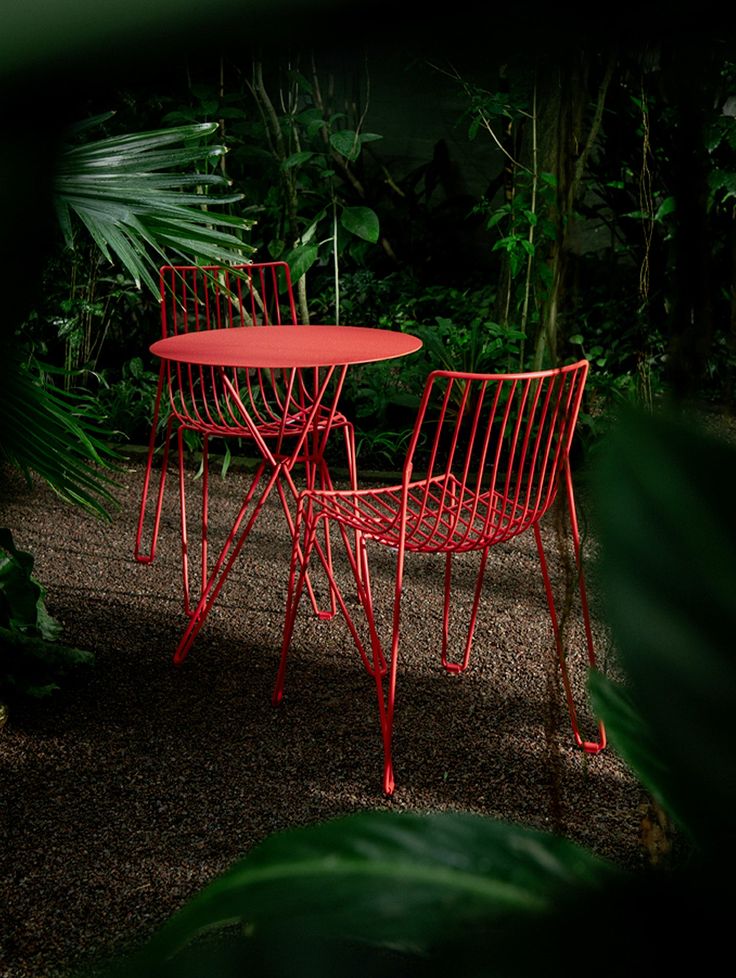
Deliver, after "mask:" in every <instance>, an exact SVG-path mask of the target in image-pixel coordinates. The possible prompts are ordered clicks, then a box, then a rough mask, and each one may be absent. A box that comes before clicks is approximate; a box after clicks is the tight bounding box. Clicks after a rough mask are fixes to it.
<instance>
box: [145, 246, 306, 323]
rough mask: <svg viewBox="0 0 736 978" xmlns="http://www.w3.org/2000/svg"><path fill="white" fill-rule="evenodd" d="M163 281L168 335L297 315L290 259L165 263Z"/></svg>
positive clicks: (163, 314)
mask: <svg viewBox="0 0 736 978" xmlns="http://www.w3.org/2000/svg"><path fill="white" fill-rule="evenodd" d="M159 285H160V289H161V335H162V336H173V335H176V334H177V333H187V332H191V331H193V330H202V329H227V328H228V327H231V326H268V325H273V324H285V323H295V322H296V321H297V320H296V306H295V304H294V293H293V291H292V286H291V275H290V274H289V266H288V265H287V264H286V262H262V263H260V264H249V265H233V266H226V265H203V266H195V265H164V266H163V267H162V268H161V269H160V272H159Z"/></svg>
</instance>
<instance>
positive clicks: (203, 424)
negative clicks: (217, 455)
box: [180, 409, 350, 439]
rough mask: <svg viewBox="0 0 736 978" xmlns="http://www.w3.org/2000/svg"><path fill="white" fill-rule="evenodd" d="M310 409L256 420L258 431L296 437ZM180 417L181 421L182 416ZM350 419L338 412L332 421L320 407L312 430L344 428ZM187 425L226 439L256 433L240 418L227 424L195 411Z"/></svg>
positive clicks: (264, 434)
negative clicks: (282, 417)
mask: <svg viewBox="0 0 736 978" xmlns="http://www.w3.org/2000/svg"><path fill="white" fill-rule="evenodd" d="M308 414H309V412H308V411H307V410H303V411H294V412H292V413H291V414H289V415H288V416H287V417H286V418H285V419H284V420H282V419H280V418H279V419H275V420H265V421H264V420H261V421H258V422H257V428H258V434H259V436H260V437H261V438H264V439H273V438H280V437H281V436H283V435H286V436H289V437H291V436H294V437H296V436H297V435H301V433H302V432H303V431H304V426H305V423H306V421H307V418H308ZM180 420H182V419H181V418H180ZM349 424H350V422H349V421H348V419H347V418H346V417H345V415H344V414H340V413H339V412H336V413H335V415H334V417H333V418H332V421H330V415H329V412H328V411H327V410H326V409H321V410H320V411H319V412H318V414H317V417H316V418H314V419H313V420H312V430H314V431H317V432H322V431H325V430H326V429H327V428H329V429H330V430H332V429H333V428H344V427H346V426H347V425H349ZM184 426H185V427H186V428H188V429H189V430H191V431H198V432H200V433H201V434H205V435H214V436H219V437H223V438H227V437H230V438H232V437H237V438H253V437H254V434H253V432H252V430H251V429H250V428H249V427H248V426H247V425H246V423H245V422H244V421H243V422H242V423H240V424H239V423H238V421H237V420H236V419H235V418H233V419H232V420H231V421H230V422H229V423H225V422H224V421H222V420H220V419H214V418H213V419H208V418H205V417H201V414H200V417H199V418H197V417H195V415H194V412H192V414H190V415H189V417H188V418H187V420H186V422H185V424H184Z"/></svg>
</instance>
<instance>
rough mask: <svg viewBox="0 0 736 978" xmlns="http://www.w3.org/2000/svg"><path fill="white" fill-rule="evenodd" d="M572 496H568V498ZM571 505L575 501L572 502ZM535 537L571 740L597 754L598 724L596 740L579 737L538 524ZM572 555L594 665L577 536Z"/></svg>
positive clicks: (599, 745)
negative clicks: (571, 733) (575, 565)
mask: <svg viewBox="0 0 736 978" xmlns="http://www.w3.org/2000/svg"><path fill="white" fill-rule="evenodd" d="M570 498H571V497H570V496H569V495H568V499H570ZM573 505H574V500H573ZM571 522H572V523H573V525H574V527H575V529H574V530H573V541H574V542H575V539H576V529H577V520H573V519H572V517H571ZM534 538H535V540H536V543H537V551H538V553H539V563H540V566H541V569H542V578H543V580H544V591H545V595H546V597H547V606H548V608H549V614H550V619H551V622H552V631H553V632H554V637H555V646H556V648H557V658H558V661H559V664H560V672H561V675H562V685H563V688H564V691H565V699H566V701H567V709H568V713H569V714H570V723H571V726H572V732H573V737H574V738H575V743H576V744H577V746H578V747H581V748H582V749H583V750H584V751H585V752H586V753H587V754H598V753H599V752H600V751H602V750H603V749H604V748H605V746H606V733H605V729H604V727H603V724H602V723H600V722H599V724H598V729H599V739H598V740H596V741H588V740H584V739H583V737H582V736H581V734H580V729H579V726H578V718H577V710H576V708H575V700H574V697H573V692H572V684H571V682H570V675H569V672H568V668H567V657H566V655H565V649H564V647H563V642H562V634H561V631H560V626H559V621H558V618H557V612H556V609H555V601H554V595H553V593H552V585H551V582H550V578H549V571H548V568H547V560H546V557H545V554H544V547H543V544H542V535H541V533H540V530H539V526H538V524H536V523H535V524H534ZM575 555H576V561H577V565H578V586H579V589H580V596H581V603H582V606H583V620H584V622H585V632H586V643H587V646H588V661H589V663H590V665H591V666H595V653H594V650H593V638H592V631H591V628H590V618H589V615H588V604H587V599H586V597H585V582H584V578H583V569H582V563H581V561H580V548H579V537H578V538H577V542H575Z"/></svg>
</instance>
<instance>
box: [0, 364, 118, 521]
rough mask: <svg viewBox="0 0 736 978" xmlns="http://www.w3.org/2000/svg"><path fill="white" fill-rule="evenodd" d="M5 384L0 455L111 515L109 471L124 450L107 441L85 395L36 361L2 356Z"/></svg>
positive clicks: (96, 510)
mask: <svg viewBox="0 0 736 978" xmlns="http://www.w3.org/2000/svg"><path fill="white" fill-rule="evenodd" d="M0 382H1V383H2V389H3V412H2V419H1V423H2V431H0V459H2V460H4V461H6V462H9V463H11V464H12V465H15V466H17V467H18V468H19V469H20V470H21V471H23V472H24V473H25V474H26V475H28V474H29V473H30V472H31V471H33V472H35V473H36V474H37V475H39V476H41V478H42V479H44V480H45V481H46V482H47V483H48V485H50V486H51V488H52V489H53V490H54V491H55V492H56V493H58V495H59V496H61V498H62V499H65V500H66V501H67V502H72V503H75V504H77V505H79V506H82V507H83V508H85V509H87V510H89V511H90V512H92V513H94V514H95V515H97V516H101V517H103V518H105V519H109V507H110V506H111V505H113V504H115V502H116V500H115V497H114V495H113V492H112V489H113V487H114V486H115V481H114V479H112V478H111V477H110V476H109V475H107V474H106V471H105V470H107V471H111V470H112V469H113V467H114V466H115V464H116V463H118V462H120V461H122V459H121V458H120V456H119V455H118V454H117V453H116V452H115V451H114V450H113V449H111V448H109V447H108V444H107V443H106V441H105V434H106V433H105V432H104V431H103V430H101V429H100V422H99V418H98V417H95V416H94V415H93V414H90V404H89V403H88V399H87V398H85V397H84V396H75V395H74V394H71V395H70V394H67V393H65V392H64V391H62V390H61V389H60V388H58V387H54V386H53V384H52V383H51V382H50V381H49V380H48V379H47V380H46V381H44V379H43V378H42V373H41V369H40V367H39V365H38V364H36V363H35V362H33V361H32V362H31V363H28V362H26V361H24V360H22V359H20V357H18V356H15V355H12V354H11V355H9V356H6V357H4V358H0Z"/></svg>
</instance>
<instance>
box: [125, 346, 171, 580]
mask: <svg viewBox="0 0 736 978" xmlns="http://www.w3.org/2000/svg"><path fill="white" fill-rule="evenodd" d="M164 369H165V368H164V365H163V363H162V365H161V369H160V371H159V376H158V387H157V389H156V401H155V403H154V408H153V420H152V422H151V434H150V437H149V439H148V456H147V458H146V472H145V475H144V477H143V491H142V493H141V506H140V512H139V514H138V527H137V529H136V535H135V548H134V556H135V559H136V560H137V561H138V563H139V564H151V563H153V560H154V558H155V556H156V544H157V543H158V531H159V526H160V523H161V510H162V508H163V499H164V487H165V485H166V473H167V470H168V467H169V445H170V443H171V426H172V421H173V418H169V420H168V422H167V425H166V435H165V437H164V445H163V460H162V463H161V475H160V476H159V485H158V492H157V494H156V504H155V509H154V514H153V530H152V534H151V547H150V550H149V552H148V553H147V554H146V553H143V550H142V539H143V524H144V522H145V519H146V504H147V502H148V491H149V488H150V484H151V474H152V470H153V456H154V454H155V451H156V429H157V427H158V418H159V412H160V408H161V393H162V390H163V378H164Z"/></svg>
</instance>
